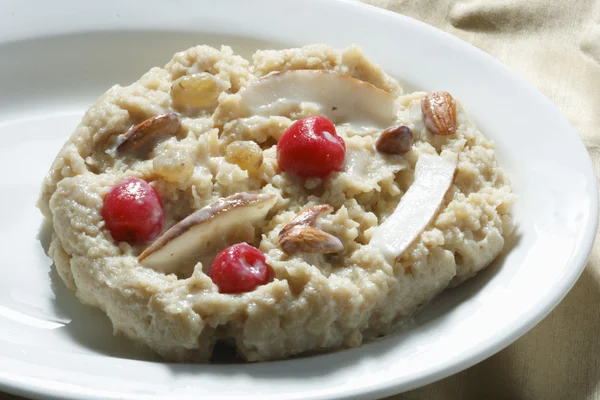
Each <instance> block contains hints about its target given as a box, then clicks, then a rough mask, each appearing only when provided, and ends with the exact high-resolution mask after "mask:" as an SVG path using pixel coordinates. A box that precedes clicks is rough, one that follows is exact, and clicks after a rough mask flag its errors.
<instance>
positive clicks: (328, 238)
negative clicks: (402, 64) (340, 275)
mask: <svg viewBox="0 0 600 400" xmlns="http://www.w3.org/2000/svg"><path fill="white" fill-rule="evenodd" d="M332 211H333V207H332V206H330V205H329V204H320V205H317V206H312V207H309V208H307V209H306V210H304V211H302V212H300V213H299V214H298V215H296V217H295V218H294V219H293V220H292V221H290V222H289V223H288V224H287V225H285V226H284V227H283V229H281V232H279V246H280V247H281V249H282V250H283V251H284V252H286V253H288V254H293V253H297V252H304V253H325V254H326V253H336V252H338V251H341V250H342V249H343V248H344V245H343V244H342V242H341V241H340V240H339V239H338V238H336V237H335V236H333V235H330V234H329V233H327V232H324V231H322V230H320V229H318V228H316V227H315V225H316V223H317V219H318V218H319V216H320V215H322V214H328V213H330V212H332Z"/></svg>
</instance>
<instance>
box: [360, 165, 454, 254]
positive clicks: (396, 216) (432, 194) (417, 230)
mask: <svg viewBox="0 0 600 400" xmlns="http://www.w3.org/2000/svg"><path fill="white" fill-rule="evenodd" d="M456 168H457V158H454V160H448V159H446V158H442V157H440V156H438V155H429V154H422V155H421V156H420V157H419V160H418V161H417V166H416V168H415V181H414V182H413V184H412V185H411V186H410V188H409V189H408V190H407V191H406V193H405V194H404V196H403V197H402V199H401V200H400V203H399V204H398V206H397V207H396V209H395V210H394V212H393V214H392V215H390V216H389V217H388V218H387V219H386V220H385V221H384V222H383V224H381V225H380V226H379V227H378V228H377V229H376V230H375V233H374V234H373V237H372V238H371V242H370V245H371V246H374V247H376V248H378V249H379V250H380V251H381V253H382V254H383V256H384V257H385V258H386V259H387V261H388V262H390V264H393V263H394V262H395V260H396V259H397V258H398V257H400V256H401V255H402V253H404V251H406V249H407V248H408V247H409V246H410V245H411V244H412V243H413V242H414V241H415V240H416V239H417V238H418V237H419V236H420V235H421V233H423V231H424V230H425V228H426V227H427V225H429V223H430V222H431V221H432V220H433V218H434V217H435V216H436V214H437V212H438V210H439V208H440V206H441V204H442V202H443V201H444V197H445V196H446V193H447V192H448V189H450V186H452V182H454V175H455V173H456Z"/></svg>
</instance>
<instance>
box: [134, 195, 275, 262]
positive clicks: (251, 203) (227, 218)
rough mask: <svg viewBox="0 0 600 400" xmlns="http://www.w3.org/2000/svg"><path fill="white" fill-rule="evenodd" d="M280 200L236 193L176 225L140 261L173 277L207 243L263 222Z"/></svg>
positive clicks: (145, 251) (199, 252)
mask: <svg viewBox="0 0 600 400" xmlns="http://www.w3.org/2000/svg"><path fill="white" fill-rule="evenodd" d="M276 201H277V198H276V197H275V196H274V195H272V194H249V193H237V194H235V195H233V196H229V197H225V198H222V199H219V200H217V201H215V202H214V203H211V204H209V205H208V206H206V207H204V208H202V209H200V210H198V211H196V212H195V213H193V214H191V215H190V216H188V217H187V218H185V219H183V220H181V221H180V222H178V223H177V224H175V225H173V226H172V227H171V228H170V229H169V230H167V231H166V232H165V233H163V235H162V236H160V237H159V238H158V239H156V241H155V242H154V243H152V245H150V246H149V247H148V248H147V249H146V250H144V251H143V252H142V254H140V256H139V258H138V262H140V263H141V264H142V265H144V266H145V267H149V268H152V269H154V270H155V271H158V272H164V273H165V274H170V273H174V272H177V271H178V270H180V268H181V267H182V265H183V264H185V263H187V262H190V261H193V260H198V258H200V257H201V256H202V252H203V250H205V249H206V248H207V243H210V242H214V241H215V240H217V241H218V240H220V239H221V238H222V236H224V235H226V234H227V233H228V232H230V231H234V230H235V229H236V227H237V226H238V225H240V224H243V223H256V222H258V221H260V220H263V219H264V218H265V216H266V215H267V213H268V212H269V210H270V209H271V208H272V207H273V205H274V204H275V202H276Z"/></svg>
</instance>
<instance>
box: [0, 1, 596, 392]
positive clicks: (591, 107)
mask: <svg viewBox="0 0 600 400" xmlns="http://www.w3.org/2000/svg"><path fill="white" fill-rule="evenodd" d="M365 2H366V3H370V4H373V5H376V6H379V7H383V8H387V9H389V10H392V11H396V12H399V13H402V14H405V15H408V16H411V17H414V18H416V19H419V20H421V21H424V22H426V23H428V24H431V25H434V26H436V27H438V28H441V29H443V30H445V31H448V32H450V33H452V34H454V35H456V36H458V37H460V38H462V39H464V40H466V41H468V42H470V43H472V44H474V45H475V46H477V47H479V48H481V49H482V50H484V51H486V52H488V53H489V54H491V55H493V56H494V57H496V58H498V59H499V60H500V61H502V62H503V63H504V64H505V65H507V66H508V67H509V68H511V69H512V70H513V71H516V72H517V73H519V74H521V75H522V76H524V77H525V78H527V79H529V80H530V81H531V82H532V83H533V84H534V85H536V86H537V87H538V88H539V89H540V90H541V91H542V93H544V94H545V95H546V96H548V97H549V98H550V100H552V101H553V102H554V104H555V105H556V106H558V108H560V110H561V111H562V112H563V114H564V115H565V116H566V117H567V118H568V119H569V120H570V121H571V123H572V124H573V126H574V127H575V128H576V129H577V130H578V132H579V134H580V135H581V137H582V139H583V141H584V143H585V144H586V146H587V148H588V151H589V152H590V154H591V156H592V158H593V160H594V168H595V170H596V175H597V176H598V175H599V172H600V0H463V1H456V0H367V1H365ZM0 396H4V395H3V394H1V393H0ZM2 398H10V399H18V398H17V397H12V396H10V397H2ZM496 398H497V399H543V400H552V399H577V400H578V399H600V241H598V240H597V243H596V246H595V248H594V251H593V253H592V256H591V258H590V261H589V263H588V265H587V267H586V269H585V271H584V272H583V275H582V276H581V278H580V279H579V281H578V282H577V284H576V285H575V287H574V288H573V290H572V291H571V292H570V293H569V294H568V295H567V297H566V298H565V299H564V300H563V302H562V303H561V304H560V305H559V306H558V307H557V308H556V309H555V310H554V311H553V312H552V313H551V314H550V315H549V316H548V317H547V318H546V319H545V320H544V321H543V322H541V323H540V324H539V325H538V326H536V327H535V328H534V329H533V330H531V331H530V332H529V333H528V334H526V335H525V336H524V337H522V338H521V339H519V340H518V341H517V342H516V343H514V344H513V345H511V346H509V347H508V348H507V349H505V350H503V351H502V352H500V353H498V354H497V355H495V356H493V357H491V358H489V359H488V360H486V361H484V362H482V363H480V364H478V365H476V366H474V367H472V368H470V369H468V370H466V371H463V372H461V373H459V374H457V375H454V376H451V377H449V378H446V379H444V380H442V381H440V382H437V383H434V384H431V385H429V386H426V387H423V388H421V389H417V390H414V391H412V392H408V393H405V394H401V395H397V396H392V397H390V398H388V399H387V400H407V399H410V400H412V399H436V400H437V399H444V400H453V399H461V400H471V399H478V400H479V399H496Z"/></svg>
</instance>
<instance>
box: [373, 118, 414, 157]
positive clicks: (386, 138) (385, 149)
mask: <svg viewBox="0 0 600 400" xmlns="http://www.w3.org/2000/svg"><path fill="white" fill-rule="evenodd" d="M412 145H413V133H412V130H411V129H410V128H409V127H408V126H404V125H395V126H390V127H389V128H387V129H386V130H384V131H383V132H382V133H381V136H379V139H377V143H375V148H376V149H377V151H379V152H381V153H387V154H399V155H403V154H406V153H407V152H408V151H409V150H410V149H411V147H412Z"/></svg>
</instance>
